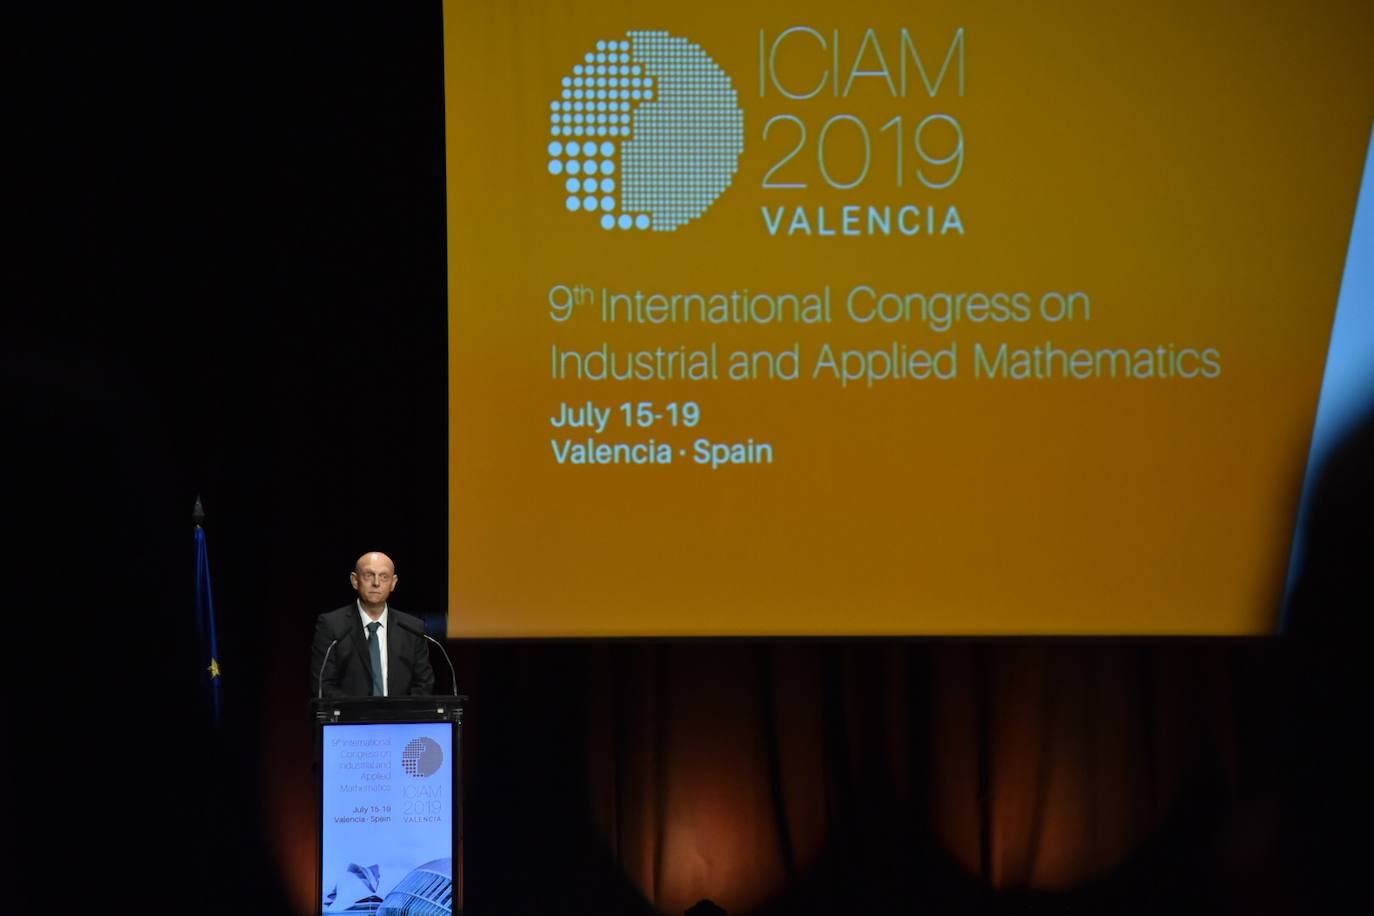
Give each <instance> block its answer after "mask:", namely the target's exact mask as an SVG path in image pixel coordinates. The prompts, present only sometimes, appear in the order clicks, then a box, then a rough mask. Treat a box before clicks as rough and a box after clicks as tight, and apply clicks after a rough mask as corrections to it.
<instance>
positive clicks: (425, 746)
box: [401, 738, 444, 777]
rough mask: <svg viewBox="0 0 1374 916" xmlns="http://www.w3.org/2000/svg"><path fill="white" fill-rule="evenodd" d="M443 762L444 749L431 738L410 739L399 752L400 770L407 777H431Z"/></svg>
mask: <svg viewBox="0 0 1374 916" xmlns="http://www.w3.org/2000/svg"><path fill="white" fill-rule="evenodd" d="M443 762H444V749H443V748H441V747H440V746H439V743H438V742H437V741H435V740H434V739H433V738H412V739H411V740H410V741H408V742H407V743H406V746H405V748H404V749H403V750H402V751H401V769H403V770H405V771H406V775H408V776H418V777H423V776H433V775H434V774H435V773H437V772H439V767H440V765H442V764H443Z"/></svg>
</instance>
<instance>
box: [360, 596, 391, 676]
mask: <svg viewBox="0 0 1374 916" xmlns="http://www.w3.org/2000/svg"><path fill="white" fill-rule="evenodd" d="M387 610H388V609H387V607H386V606H385V605H383V606H382V616H380V617H378V618H377V623H380V624H381V626H379V627H378V628H377V651H379V652H380V653H381V654H382V696H389V694H388V693H387V689H388V688H387V684H386V615H387ZM358 614H359V616H361V617H362V618H363V635H364V636H368V634H369V633H370V632H371V631H370V630H368V628H367V625H368V624H369V623H372V615H370V614H368V612H367V611H365V610H363V603H362V601H361V600H360V601H358ZM369 638H371V637H369ZM367 651H368V652H371V651H372V647H371V646H368V647H367Z"/></svg>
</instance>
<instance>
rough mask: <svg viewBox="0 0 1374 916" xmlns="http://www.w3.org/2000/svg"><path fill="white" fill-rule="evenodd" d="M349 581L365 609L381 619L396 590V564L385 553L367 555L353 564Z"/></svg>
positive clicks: (373, 552) (375, 552) (374, 552)
mask: <svg viewBox="0 0 1374 916" xmlns="http://www.w3.org/2000/svg"><path fill="white" fill-rule="evenodd" d="M349 580H350V581H351V582H352V583H353V590H354V591H356V592H357V593H358V601H360V602H361V603H362V606H363V609H364V610H365V611H367V612H368V613H369V614H371V615H372V616H373V617H380V616H381V614H382V611H384V610H386V600H387V599H388V598H390V597H391V593H392V591H394V590H395V588H396V564H395V563H393V562H391V557H389V556H387V555H386V554H384V553H379V552H377V551H375V550H374V551H372V552H371V553H365V554H363V555H362V556H360V557H358V562H356V563H354V564H353V572H352V573H351V574H350V575H349Z"/></svg>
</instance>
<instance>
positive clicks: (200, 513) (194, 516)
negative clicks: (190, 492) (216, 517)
mask: <svg viewBox="0 0 1374 916" xmlns="http://www.w3.org/2000/svg"><path fill="white" fill-rule="evenodd" d="M191 521H193V522H195V523H196V527H197V528H199V527H200V524H201V522H203V521H205V507H204V506H202V505H201V504H200V494H199V493H197V494H196V505H195V507H194V508H193V509H192V510H191Z"/></svg>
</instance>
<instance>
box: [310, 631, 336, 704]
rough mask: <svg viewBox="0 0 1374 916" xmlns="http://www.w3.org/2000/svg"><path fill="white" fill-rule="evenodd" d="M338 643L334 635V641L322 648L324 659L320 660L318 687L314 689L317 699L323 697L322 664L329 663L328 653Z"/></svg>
mask: <svg viewBox="0 0 1374 916" xmlns="http://www.w3.org/2000/svg"><path fill="white" fill-rule="evenodd" d="M338 644H339V640H338V638H337V637H336V638H335V639H334V641H333V642H331V643H330V644H329V648H328V649H325V650H324V661H322V662H320V677H319V681H320V683H319V687H318V688H317V689H316V691H315V699H317V700H321V699H324V666H325V665H327V664H329V653H330V652H333V651H334V647H335V646H337V645H338Z"/></svg>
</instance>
